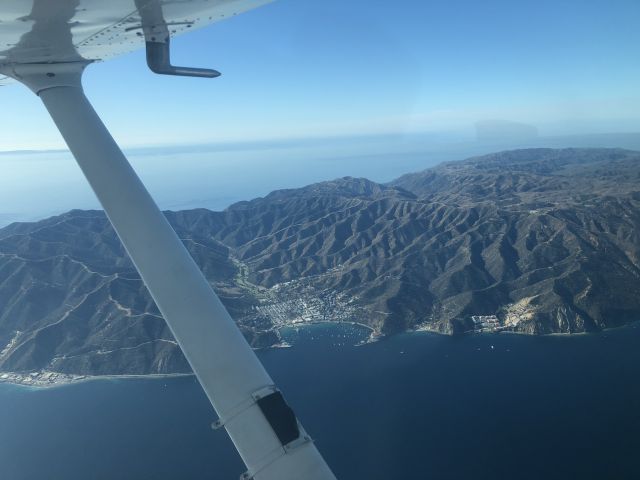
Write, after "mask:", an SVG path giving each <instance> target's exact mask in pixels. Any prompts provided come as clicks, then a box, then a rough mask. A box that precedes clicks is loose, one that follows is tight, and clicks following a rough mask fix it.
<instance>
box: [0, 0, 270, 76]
mask: <svg viewBox="0 0 640 480" xmlns="http://www.w3.org/2000/svg"><path fill="white" fill-rule="evenodd" d="M271 1H272V0H137V1H135V0H43V1H37V0H35V1H34V0H2V1H1V2H0V64H3V63H4V64H11V63H48V62H57V63H59V62H76V61H80V60H89V61H101V60H108V59H111V58H113V57H116V56H118V55H122V54H124V53H128V52H131V51H133V50H137V49H140V48H144V46H145V31H144V28H143V19H144V18H145V17H146V16H148V14H152V15H153V12H154V11H157V10H158V9H160V11H161V12H162V17H161V18H159V19H158V18H156V19H153V20H154V21H155V22H156V23H157V24H156V25H151V26H150V28H159V29H164V28H166V30H168V32H169V33H170V34H171V36H176V35H179V34H181V33H184V32H189V31H191V30H195V29H198V28H202V27H204V26H207V25H209V24H211V23H214V22H217V21H220V20H224V19H225V18H229V17H233V16H234V15H238V14H240V13H243V12H246V11H247V10H251V9H253V8H256V7H259V6H261V5H264V4H266V3H270V2H271ZM65 24H66V25H65ZM11 82H13V79H11V78H10V77H8V76H6V75H0V85H5V84H8V83H11Z"/></svg>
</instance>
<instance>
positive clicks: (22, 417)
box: [0, 324, 640, 480]
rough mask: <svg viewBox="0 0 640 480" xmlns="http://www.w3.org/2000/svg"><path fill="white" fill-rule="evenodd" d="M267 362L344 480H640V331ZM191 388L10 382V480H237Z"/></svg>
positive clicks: (352, 340)
mask: <svg viewBox="0 0 640 480" xmlns="http://www.w3.org/2000/svg"><path fill="white" fill-rule="evenodd" d="M284 333H285V336H286V337H287V339H288V340H289V341H290V342H292V343H293V347H291V348H281V349H269V350H263V351H260V352H259V353H258V354H259V356H260V358H261V360H262V361H263V362H264V364H265V365H266V367H267V369H268V370H269V372H270V373H271V374H272V376H273V377H274V379H275V381H276V382H277V383H278V385H279V386H280V387H281V389H282V390H283V392H284V393H285V396H286V398H287V400H288V402H289V403H290V404H291V405H292V406H293V407H294V409H295V410H296V412H297V414H298V416H299V417H300V419H301V421H302V422H303V424H304V425H305V428H306V429H307V430H308V432H309V433H310V434H311V435H312V436H313V438H314V439H315V441H316V444H317V446H318V448H319V449H320V451H321V452H322V453H323V454H324V456H325V457H326V459H327V461H328V462H329V464H330V465H331V467H332V468H333V470H334V471H335V473H336V475H337V476H338V478H340V479H343V480H344V479H349V480H356V479H363V480H364V479H367V480H374V479H379V480H383V479H384V480H389V479H404V478H416V479H434V480H436V479H460V480H465V479H474V480H484V479H487V480H489V479H491V480H496V479H515V478H517V479H519V480H526V479H531V480H534V479H535V480H539V479H546V480H553V479H562V480H566V479H578V478H579V479H581V480H585V479H598V480H602V479H637V478H640V455H638V452H639V451H640V348H638V347H639V345H640V326H639V325H632V326H629V327H626V328H621V329H617V330H611V331H606V332H603V333H598V334H585V335H574V336H570V337H565V336H545V337H532V336H524V335H515V334H504V333H501V334H482V335H469V336H462V337H446V336H439V335H435V334H429V333H407V334H402V335H397V336H394V337H391V338H388V339H384V340H382V341H378V342H375V343H371V344H366V345H360V346H357V344H358V343H359V342H360V341H361V340H362V339H363V338H365V337H366V336H367V335H368V331H367V330H366V329H363V328H361V327H358V326H354V325H349V324H344V325H337V326H336V325H326V324H318V325H313V326H308V327H301V328H299V329H297V330H296V329H288V330H287V331H286V332H284ZM213 420H215V414H214V412H213V410H212V408H211V406H210V405H209V403H208V402H207V400H206V398H205V396H204V394H203V393H202V391H201V389H200V387H199V385H198V384H197V382H196V380H195V379H194V378H193V377H190V376H187V377H167V378H154V379H149V378H147V379H145V378H141V379H101V380H91V381H86V382H82V383H77V384H71V385H67V386H60V387H54V388H47V389H34V388H29V387H21V386H15V385H8V384H0V478H2V479H3V480H4V479H7V480H46V479H51V480H54V479H60V480H63V479H64V480H75V479H78V480H80V479H88V478H91V479H96V480H99V479H105V480H106V479H110V480H112V479H119V480H126V479H132V480H133V479H136V480H142V479H149V480H151V479H154V480H162V479H167V480H168V479H181V480H191V479H193V480H196V479H203V480H204V479H208V480H216V479H221V480H222V479H237V478H239V475H240V474H241V473H242V472H243V471H244V470H243V465H242V463H241V461H240V459H239V458H238V456H237V454H236V453H235V450H234V448H233V445H232V444H231V442H230V441H229V440H228V438H227V437H226V434H225V433H224V431H213V430H211V428H210V427H209V425H210V424H211V422H212V421H213Z"/></svg>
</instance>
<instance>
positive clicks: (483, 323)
mask: <svg viewBox="0 0 640 480" xmlns="http://www.w3.org/2000/svg"><path fill="white" fill-rule="evenodd" d="M471 321H472V322H473V331H474V332H476V333H483V332H499V331H501V330H505V329H506V328H508V327H506V326H504V325H502V324H501V323H500V320H498V317H497V316H495V315H472V316H471Z"/></svg>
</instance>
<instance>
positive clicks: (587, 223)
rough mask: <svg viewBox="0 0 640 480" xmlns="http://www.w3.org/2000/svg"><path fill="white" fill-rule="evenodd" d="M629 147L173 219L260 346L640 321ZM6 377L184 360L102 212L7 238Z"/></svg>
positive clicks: (513, 155)
mask: <svg viewBox="0 0 640 480" xmlns="http://www.w3.org/2000/svg"><path fill="white" fill-rule="evenodd" d="M639 182H640V153H639V152H634V151H628V150H621V149H562V150H555V149H529V150H517V151H510V152H499V153H496V154H491V155H486V156H482V157H474V158H470V159H467V160H464V161H460V162H447V163H443V164H440V165H438V166H436V167H433V168H430V169H427V170H424V171H422V172H417V173H413V174H407V175H403V176H401V177H399V178H398V179H396V180H394V181H392V182H389V183H387V184H379V183H376V182H372V181H370V180H367V179H363V178H353V177H344V178H341V179H336V180H332V181H328V182H321V183H317V184H313V185H309V186H306V187H302V188H299V189H290V190H280V191H275V192H272V193H270V194H269V195H267V196H265V197H263V198H257V199H253V200H250V201H243V202H238V203H236V204H234V205H231V206H230V207H228V208H227V209H225V210H224V211H222V212H211V211H209V210H206V209H194V210H186V211H179V212H166V216H167V218H168V220H169V221H170V223H171V224H172V225H173V226H174V228H175V229H176V231H177V233H178V235H179V236H180V238H181V239H183V241H184V242H185V245H186V246H187V248H188V249H189V251H190V253H191V254H192V255H193V257H194V259H195V260H196V262H197V263H198V264H199V265H200V267H201V268H202V269H203V271H204V273H205V275H206V276H207V278H208V279H209V280H210V282H211V283H212V286H213V287H214V288H215V289H216V291H217V292H218V294H219V295H220V296H221V298H222V301H223V303H224V304H225V305H226V306H227V308H228V309H229V310H230V312H231V314H232V316H233V317H234V319H236V320H237V321H238V323H239V325H240V327H241V330H242V331H243V333H244V334H245V336H246V337H247V339H248V340H249V342H250V343H251V344H252V345H253V346H254V347H256V348H259V347H264V346H270V345H274V344H276V343H278V341H279V337H278V333H277V329H278V328H279V327H280V326H283V325H290V324H292V322H304V321H356V322H359V323H362V324H366V325H369V326H370V327H371V328H372V329H373V330H374V331H375V332H377V333H378V334H382V335H387V334H394V333H398V332H402V331H405V330H410V329H416V328H417V329H425V330H430V331H437V332H441V333H448V334H457V333H462V332H466V331H471V330H473V329H474V323H473V321H472V319H471V317H472V316H473V315H496V316H497V318H498V319H499V321H500V324H501V325H502V326H503V327H507V328H509V329H511V330H514V331H519V332H522V333H529V334H546V333H577V332H584V331H598V330H601V329H603V328H609V327H615V326H619V325H622V324H625V323H628V322H630V321H633V320H637V319H638V317H639V316H640V237H639V233H638V232H639V231H640V188H639V187H638V185H639ZM0 305H3V308H2V311H1V313H0V371H11V372H29V371H55V372H62V373H70V374H87V373H90V374H122V373H127V374H132V373H134V374H148V373H184V372H188V371H189V368H188V365H187V364H186V362H185V360H184V357H183V356H182V354H181V353H180V350H179V348H177V345H176V344H175V342H174V341H173V338H172V337H171V334H170V332H169V331H168V328H167V327H166V325H165V324H164V321H163V320H162V318H161V317H160V315H159V312H158V311H157V309H156V307H155V305H154V304H153V302H152V301H151V299H150V298H149V296H148V294H147V292H146V290H145V288H144V286H143V285H142V282H141V281H140V279H139V277H138V275H137V273H136V272H135V269H134V268H133V265H132V264H131V262H130V261H129V260H128V258H127V256H126V254H125V252H124V249H123V248H122V246H121V245H120V242H119V241H118V239H117V237H116V236H115V233H114V232H113V230H112V229H111V227H110V226H109V224H108V222H107V220H106V217H105V216H104V214H103V213H102V212H97V211H93V212H92V211H77V210H76V211H71V212H68V213H67V214H64V215H61V216H58V217H53V218H50V219H46V220H42V221H40V222H35V223H17V224H11V225H9V226H7V227H5V228H3V229H0Z"/></svg>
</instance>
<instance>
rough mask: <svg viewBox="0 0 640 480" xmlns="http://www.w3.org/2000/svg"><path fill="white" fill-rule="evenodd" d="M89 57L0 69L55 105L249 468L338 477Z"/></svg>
mask: <svg viewBox="0 0 640 480" xmlns="http://www.w3.org/2000/svg"><path fill="white" fill-rule="evenodd" d="M47 2H49V0H46V2H45V3H39V4H38V5H39V6H44V7H48V6H49V4H48V3H47ZM46 22H48V23H46ZM46 22H45V25H46V26H47V28H48V27H49V26H50V23H51V21H50V19H48V17H47V20H46ZM36 24H37V22H36ZM60 25H64V26H67V25H69V22H68V21H67V20H66V19H62V21H61V23H60ZM27 38H28V37H27ZM166 45H167V47H168V43H166ZM152 57H153V54H152ZM88 63H90V62H89V61H83V60H78V61H62V62H59V63H55V62H53V63H51V62H49V63H20V62H16V61H15V59H14V61H12V62H11V63H5V64H2V63H0V74H4V75H7V76H10V77H12V78H14V79H16V80H18V81H20V82H22V83H23V84H25V85H26V86H27V87H29V88H30V89H31V90H32V91H34V92H35V93H36V94H37V95H38V96H39V97H40V99H41V100H42V102H43V103H44V105H45V107H46V108H47V110H48V111H49V114H50V115H51V118H52V119H53V121H54V122H55V124H56V126H57V127H58V129H59V130H60V133H61V134H62V136H63V138H64V140H65V141H66V143H67V145H68V146H69V149H70V150H71V152H72V154H73V156H74V157H75V159H76V161H77V162H78V165H79V166H80V168H81V169H82V172H83V173H84V175H85V176H86V178H87V180H88V181H89V184H90V185H91V188H92V189H93V191H94V192H95V194H96V196H97V197H98V199H99V201H100V203H101V204H102V206H103V208H104V210H105V212H106V214H107V216H108V217H109V220H110V221H111V224H112V225H113V227H114V229H115V231H116V232H117V234H118V236H119V237H120V239H121V241H122V243H123V245H124V246H125V248H126V250H127V252H128V254H129V256H130V257H131V259H132V260H133V263H134V264H135V266H136V268H137V270H138V272H139V273H140V276H141V277H142V279H143V281H144V282H145V284H146V286H147V288H148V289H149V292H150V293H151V296H152V297H153V299H154V300H155V302H156V304H157V305H158V308H159V309H160V311H161V312H162V315H163V317H164V319H165V320H166V322H167V324H168V325H169V328H170V329H171V331H172V333H173V335H174V337H175V339H176V340H177V342H178V344H179V345H180V348H181V349H182V351H183V352H184V355H185V357H186V358H187V360H188V361H189V364H190V365H191V367H192V369H193V371H194V373H195V374H196V376H197V378H198V380H199V382H200V384H201V385H202V388H203V389H204V391H205V393H206V395H207V396H208V398H209V400H210V401H211V404H212V405H213V407H214V408H215V410H216V412H217V414H218V417H219V420H218V421H217V422H215V424H214V427H215V428H218V427H224V428H225V429H226V430H227V432H228V434H229V436H230V437H231V440H232V441H233V443H234V444H235V446H236V448H237V450H238V452H239V453H240V456H241V457H242V459H243V461H244V462H245V464H246V466H247V469H248V470H247V472H246V473H245V474H243V475H242V477H241V478H243V479H256V480H335V476H334V475H333V473H332V472H331V470H330V469H329V467H328V466H327V464H326V463H325V461H324V459H323V458H322V456H321V455H320V453H319V452H318V450H317V449H316V447H315V445H314V443H313V442H312V441H311V439H310V437H309V436H308V435H307V434H306V432H305V431H304V429H303V427H302V425H301V424H300V423H299V422H298V420H297V419H296V417H295V414H294V413H293V411H292V410H291V408H290V407H289V406H288V405H287V404H286V402H285V400H284V397H283V396H282V394H281V393H280V392H279V390H278V389H277V388H276V387H275V385H274V382H273V380H272V379H271V378H270V376H269V375H268V373H267V372H266V371H265V369H264V367H263V366H262V364H261V363H260V361H259V360H258V358H257V357H256V356H255V354H254V352H253V351H252V350H251V347H250V346H249V345H248V343H247V342H246V340H245V339H244V337H243V336H242V334H241V332H240V330H239V329H238V328H237V326H236V324H235V323H234V322H233V320H232V319H231V317H230V316H229V314H228V313H227V311H226V309H225V308H224V306H223V305H222V303H221V302H220V300H219V299H218V297H217V296H216V294H215V293H214V291H213V289H212V288H211V286H210V285H209V282H208V281H207V280H206V278H205V277H204V275H203V274H202V272H201V271H200V269H199V268H198V267H197V265H196V264H195V262H194V261H193V259H192V258H191V256H190V255H189V253H188V252H187V250H186V249H185V247H184V245H183V244H182V242H181V241H180V239H179V238H178V236H177V235H176V233H175V232H174V231H173V229H172V228H171V226H170V225H169V223H168V222H167V220H166V218H165V216H164V215H163V214H162V212H161V211H160V210H159V209H158V207H157V206H156V204H155V202H154V200H153V199H152V198H151V196H150V195H149V193H148V192H147V190H146V189H145V187H144V185H143V184H142V182H141V181H140V179H139V178H138V176H137V175H136V173H135V172H134V170H133V168H132V167H131V165H130V164H129V162H128V161H127V159H126V158H125V156H124V155H123V153H122V151H121V150H120V148H119V147H118V145H117V144H116V142H115V141H114V140H113V138H112V137H111V135H110V134H109V131H108V130H107V129H106V127H105V126H104V124H103V123H102V121H101V120H100V118H99V117H98V115H97V113H96V112H95V111H94V109H93V107H92V106H91V104H90V103H89V101H88V99H87V98H86V96H85V94H84V92H83V89H82V85H81V77H82V72H83V71H84V68H85V66H86V65H87V64H88ZM152 63H153V62H152ZM160 63H161V64H163V62H162V61H161V62H160ZM167 64H168V61H167ZM165 66H166V65H165ZM187 72H189V70H188V69H187ZM181 73H185V71H184V70H182V72H181ZM191 73H193V71H191ZM205 76H211V75H205Z"/></svg>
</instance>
